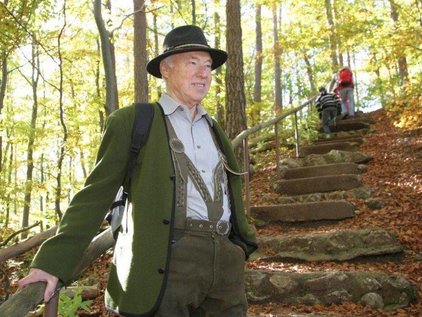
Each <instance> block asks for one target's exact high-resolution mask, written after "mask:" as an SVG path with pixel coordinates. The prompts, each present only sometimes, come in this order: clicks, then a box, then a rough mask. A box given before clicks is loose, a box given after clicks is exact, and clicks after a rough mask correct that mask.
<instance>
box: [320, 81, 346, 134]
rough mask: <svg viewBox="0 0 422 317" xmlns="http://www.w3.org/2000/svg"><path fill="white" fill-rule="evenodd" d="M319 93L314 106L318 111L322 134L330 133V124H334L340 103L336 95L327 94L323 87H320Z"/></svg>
mask: <svg viewBox="0 0 422 317" xmlns="http://www.w3.org/2000/svg"><path fill="white" fill-rule="evenodd" d="M319 92H320V94H319V96H318V97H317V99H316V102H315V106H316V108H317V110H318V113H319V118H320V119H321V122H322V128H323V130H324V132H325V133H331V129H330V123H331V122H334V123H335V119H336V117H337V112H338V107H341V105H340V104H341V102H340V99H339V98H338V97H337V95H336V94H334V93H329V92H327V89H326V88H325V87H320V88H319Z"/></svg>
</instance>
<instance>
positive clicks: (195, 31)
mask: <svg viewBox="0 0 422 317" xmlns="http://www.w3.org/2000/svg"><path fill="white" fill-rule="evenodd" d="M163 49H164V51H163V53H162V54H160V55H158V56H157V57H155V58H154V59H152V60H151V61H149V63H148V64H147V71H148V73H150V74H151V75H153V76H155V77H158V78H161V72H160V62H161V61H162V60H163V59H164V58H166V57H167V56H170V55H173V54H178V53H184V52H192V51H205V52H208V53H210V55H211V58H212V65H211V68H212V69H213V70H214V69H216V68H218V67H220V66H221V65H223V64H224V63H225V62H226V60H227V53H226V52H225V51H222V50H219V49H216V48H211V47H210V46H209V45H208V42H207V39H206V38H205V35H204V33H203V31H202V29H201V28H199V27H197V26H195V25H184V26H180V27H177V28H175V29H173V30H171V31H170V32H169V33H168V34H167V35H166V37H165V38H164V43H163Z"/></svg>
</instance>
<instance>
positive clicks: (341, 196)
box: [262, 186, 372, 205]
mask: <svg viewBox="0 0 422 317" xmlns="http://www.w3.org/2000/svg"><path fill="white" fill-rule="evenodd" d="M371 195H372V191H371V189H370V188H368V187H365V186H362V187H357V188H352V189H350V190H337V191H333V192H328V193H312V194H305V195H295V196H278V197H274V195H268V196H266V195H264V196H263V197H262V201H263V202H266V203H269V204H272V205H285V204H295V203H308V202H318V201H325V200H350V199H362V200H368V199H370V198H371Z"/></svg>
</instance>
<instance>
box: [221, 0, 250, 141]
mask: <svg viewBox="0 0 422 317" xmlns="http://www.w3.org/2000/svg"><path fill="white" fill-rule="evenodd" d="M226 15H227V30H226V32H227V41H226V42H227V53H228V55H229V57H228V60H227V68H226V79H225V80H226V111H227V112H226V131H227V134H228V136H229V137H230V138H234V137H235V136H236V135H237V134H239V133H240V132H241V131H243V130H245V129H246V111H245V107H246V97H245V88H244V75H243V50H242V28H241V25H240V1H239V0H227V2H226Z"/></svg>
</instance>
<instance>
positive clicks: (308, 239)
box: [246, 111, 422, 316]
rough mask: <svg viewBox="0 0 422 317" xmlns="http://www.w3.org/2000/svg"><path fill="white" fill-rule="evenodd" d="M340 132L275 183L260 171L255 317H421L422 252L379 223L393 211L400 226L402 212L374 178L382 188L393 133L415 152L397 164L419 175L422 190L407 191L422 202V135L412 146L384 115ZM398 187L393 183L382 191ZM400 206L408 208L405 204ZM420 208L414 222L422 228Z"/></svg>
mask: <svg viewBox="0 0 422 317" xmlns="http://www.w3.org/2000/svg"><path fill="white" fill-rule="evenodd" d="M343 128H344V129H343ZM334 129H335V130H336V131H337V133H333V135H332V137H330V138H329V139H326V138H321V139H319V140H318V141H316V142H314V144H312V145H309V146H307V147H304V148H302V149H301V156H302V157H301V158H298V159H285V160H283V161H282V165H283V168H282V169H281V173H280V175H275V171H274V169H272V170H271V168H268V165H267V167H266V168H264V170H265V171H266V174H267V175H266V176H265V177H263V176H262V175H259V174H260V173H259V172H257V173H256V174H257V175H256V176H257V177H256V178H259V179H255V180H254V178H252V191H255V196H254V198H253V199H254V204H255V205H257V206H254V207H252V208H251V213H252V217H253V218H254V220H255V224H256V226H257V228H258V230H257V231H258V238H259V242H260V245H261V248H260V250H259V252H257V254H256V255H255V256H254V258H253V259H252V261H251V262H250V263H249V265H248V266H249V269H250V270H249V271H248V273H247V279H246V280H247V287H248V296H249V301H250V303H251V304H252V305H251V308H250V314H251V316H285V315H286V314H287V312H290V313H289V315H286V316H300V315H291V312H296V311H297V312H302V313H304V312H305V313H310V312H311V313H312V314H315V313H319V314H320V315H315V316H372V315H371V314H373V316H380V314H386V315H387V316H389V314H391V316H397V315H399V316H400V314H401V313H402V314H403V316H413V315H412V312H413V311H414V310H415V307H416V311H418V308H420V307H419V306H420V303H418V302H417V298H418V293H419V292H420V291H419V290H418V288H417V286H419V285H420V281H421V276H420V274H421V273H418V275H417V276H414V273H415V272H416V271H417V270H419V271H420V268H421V252H420V246H418V244H417V243H412V244H411V245H408V244H407V245H406V242H407V241H406V237H403V236H402V234H401V233H402V232H403V230H404V232H406V235H407V234H408V233H407V232H408V231H409V229H407V228H403V227H402V226H394V225H391V223H390V226H383V225H381V223H379V218H380V217H382V215H383V213H388V215H387V217H385V219H390V220H391V219H396V217H395V215H394V210H393V209H391V206H389V203H390V200H389V201H386V200H385V199H384V197H382V196H384V195H382V193H383V192H382V190H383V189H382V188H379V187H380V186H379V185H380V184H381V183H380V180H375V182H376V183H375V185H376V186H375V187H376V188H372V186H371V185H372V184H371V182H367V181H366V179H369V180H372V181H373V180H374V179H373V177H374V176H373V175H379V171H380V169H381V170H388V166H382V164H385V163H386V161H385V160H383V159H382V156H383V155H384V152H387V153H388V152H389V148H388V143H387V144H383V143H380V142H379V138H380V137H381V138H382V139H383V141H388V140H386V139H385V138H384V137H383V136H385V134H386V132H385V130H386V129H388V131H389V132H388V133H392V134H393V135H394V138H397V140H401V139H404V140H407V141H406V143H407V144H408V145H409V146H411V147H412V149H413V150H412V151H411V152H412V153H406V152H403V151H402V152H401V153H396V154H395V155H392V157H395V158H396V159H398V160H399V161H400V159H401V160H403V161H407V162H409V163H410V165H412V167H411V168H413V169H415V168H416V170H417V171H419V173H418V174H416V175H414V177H415V178H416V182H415V188H414V190H412V188H406V189H408V190H409V196H412V197H413V196H414V195H416V196H417V193H418V191H420V190H421V180H422V177H421V171H420V170H418V168H417V166H415V164H417V163H418V160H419V162H420V157H419V158H418V155H419V154H420V153H419V154H418V152H417V151H418V149H419V150H420V149H421V148H422V146H421V144H420V143H419V142H420V138H419V137H418V136H420V134H421V131H414V133H413V134H412V132H409V133H410V134H411V135H412V136H413V137H412V139H410V138H409V137H403V136H401V135H400V133H399V132H400V131H398V130H397V129H394V128H393V127H392V126H391V124H390V123H389V119H388V118H387V117H386V115H385V113H384V112H383V111H379V112H375V113H373V114H369V115H364V114H361V115H360V116H358V117H356V118H353V119H346V120H341V121H338V124H337V127H335V128H334ZM334 129H333V130H334ZM394 138H393V139H394ZM418 140H419V141H418ZM399 144H400V143H399ZM377 147H380V148H379V149H377ZM381 147H382V148H381ZM414 151H416V154H415V153H414ZM406 154H412V155H413V157H407V156H406ZM384 156H385V155H384ZM414 160H416V162H415V161H414ZM387 163H390V161H387ZM363 164H364V165H363ZM394 164H395V162H394ZM268 174H270V175H271V176H268ZM258 175H259V176H258ZM383 176H385V175H383ZM407 176H408V177H412V175H407ZM387 177H388V174H387ZM389 177H390V178H394V177H395V175H390V176H389ZM381 182H383V181H381ZM388 183H392V182H391V181H389V182H388V181H387V182H386V183H384V184H382V185H386V184H388ZM367 185H370V186H369V187H368V186H367ZM270 192H271V193H270ZM404 193H405V192H404V191H403V194H404ZM406 193H407V192H406ZM408 199H411V198H410V197H407V196H406V200H408ZM412 202H414V203H417V202H416V201H414V200H412ZM397 203H398V204H397ZM394 205H396V206H397V205H399V206H400V207H402V206H403V205H400V201H396V202H395V204H394ZM407 206H409V202H407ZM418 206H420V205H418ZM418 206H416V210H414V211H413V212H412V211H410V212H409V213H408V214H409V215H410V216H411V218H410V219H408V220H406V221H410V222H412V223H413V221H414V220H416V219H419V221H420V217H421V210H420V209H419V210H418ZM412 207H413V206H412ZM371 218H373V219H371ZM343 219H344V220H343ZM385 219H384V221H385ZM403 220H405V219H403ZM384 221H382V222H384ZM393 223H394V222H393ZM412 228H413V227H412ZM414 230H415V231H417V232H415V235H413V238H414V239H416V241H421V234H420V232H419V231H420V230H417V228H414ZM410 231H412V230H410ZM402 242H404V243H402ZM397 266H399V267H403V270H396V269H395V268H396V267H397ZM401 271H403V272H401ZM409 277H410V278H409ZM292 305H293V306H292ZM329 305H331V306H329ZM333 305H334V306H333ZM263 307H265V309H263ZM330 307H331V308H330ZM345 307H349V308H346V310H347V314H345V311H344V309H345ZM350 307H353V309H352V311H353V313H352V312H351V311H350ZM342 309H343V311H341V310H342ZM379 309H382V310H379ZM263 310H264V311H267V312H271V313H272V315H271V314H269V315H266V314H264V312H263ZM255 312H256V313H258V315H254V313H255ZM283 314H284V315H283ZM418 315H419V313H417V314H414V316H418ZM312 316H313V315H312Z"/></svg>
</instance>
